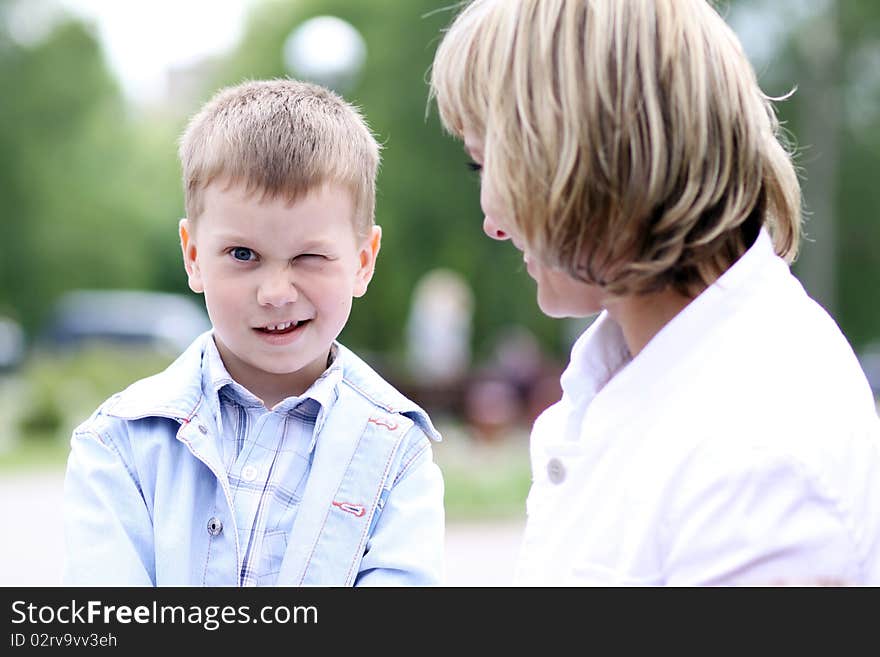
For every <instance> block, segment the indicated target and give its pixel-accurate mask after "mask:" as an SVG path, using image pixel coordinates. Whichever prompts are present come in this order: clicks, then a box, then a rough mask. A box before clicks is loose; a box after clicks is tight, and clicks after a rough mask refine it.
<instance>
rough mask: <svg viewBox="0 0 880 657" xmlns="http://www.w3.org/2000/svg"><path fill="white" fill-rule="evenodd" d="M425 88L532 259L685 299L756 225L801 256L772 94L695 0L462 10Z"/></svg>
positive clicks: (555, 1) (490, 0) (790, 177)
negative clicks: (478, 144) (476, 159)
mask: <svg viewBox="0 0 880 657" xmlns="http://www.w3.org/2000/svg"><path fill="white" fill-rule="evenodd" d="M431 89H432V96H433V97H435V98H436V99H437V103H438V107H439V110H440V116H441V118H442V121H443V123H444V125H445V127H446V128H447V129H448V130H449V131H450V132H452V133H454V134H456V135H458V136H459V137H461V136H463V132H464V131H465V130H468V131H472V132H473V133H474V134H476V135H478V136H479V137H481V138H482V140H483V176H484V180H485V182H486V183H487V184H491V185H492V187H493V188H494V190H495V191H496V195H497V196H498V197H499V198H500V199H501V201H502V202H503V203H504V204H505V208H504V209H505V211H506V212H507V215H508V216H509V217H510V218H511V220H512V221H513V223H514V227H515V230H516V231H517V232H518V233H519V234H520V235H521V236H522V237H523V239H524V240H525V242H526V243H527V244H528V247H529V249H531V250H532V251H534V252H535V254H536V255H537V256H538V257H539V258H540V259H541V260H542V261H543V262H545V263H546V264H548V265H550V266H554V267H558V268H560V269H562V270H564V271H566V272H568V273H569V274H570V275H572V276H574V277H575V278H578V279H580V280H583V281H586V282H589V283H593V284H596V285H600V286H602V287H603V288H604V289H605V290H606V291H607V292H609V293H610V294H615V295H628V294H640V293H646V292H651V291H656V290H659V289H662V288H664V287H666V286H669V285H671V286H673V287H674V288H676V289H678V290H679V291H681V292H682V293H684V294H687V295H689V296H693V295H694V294H696V293H698V292H699V290H701V289H702V288H703V287H705V286H706V285H707V284H709V283H710V282H711V281H712V280H714V278H715V277H717V276H718V275H719V274H720V273H722V272H723V271H724V270H726V269H727V268H728V267H729V266H730V265H731V264H732V263H733V262H734V261H735V260H736V259H737V258H738V257H739V256H740V255H741V254H742V253H743V252H744V251H745V250H746V249H747V248H748V246H750V245H751V243H752V242H753V241H754V239H755V237H756V236H757V233H758V231H759V230H760V227H761V226H762V225H766V226H767V227H768V228H769V230H770V232H771V235H772V236H773V239H774V243H775V248H776V252H777V253H778V254H779V255H781V256H783V257H785V258H786V259H787V260H789V261H791V260H792V259H793V258H794V256H795V254H796V252H797V247H798V241H799V237H800V221H801V209H800V186H799V184H798V179H797V175H796V173H795V170H794V167H793V165H792V162H791V158H790V154H789V153H788V152H787V150H786V149H785V148H784V147H783V146H782V144H781V143H780V140H779V137H778V134H779V125H778V121H777V119H776V115H775V113H774V110H773V107H772V105H771V103H770V100H771V99H770V98H768V97H767V96H765V95H764V94H763V93H762V92H761V90H760V88H759V86H758V83H757V80H756V78H755V74H754V71H753V69H752V67H751V65H750V64H749V62H748V59H747V58H746V56H745V54H744V52H743V50H742V47H741V45H740V43H739V41H738V39H737V38H736V36H735V35H734V33H733V31H732V30H731V29H730V28H729V27H728V26H727V25H726V23H725V22H724V20H723V19H722V18H721V17H720V16H719V15H718V13H717V12H716V11H715V10H714V9H713V8H712V7H711V6H710V5H709V4H708V3H707V2H706V0H475V1H474V2H472V3H471V4H469V5H468V6H467V7H466V8H465V9H464V10H463V11H462V12H461V13H460V14H459V15H458V16H457V18H456V19H455V21H454V22H453V24H452V25H451V27H450V28H449V30H448V31H447V32H446V34H445V36H444V38H443V40H442V42H441V44H440V46H439V48H438V50H437V53H436V55H435V58H434V64H433V68H432V72H431Z"/></svg>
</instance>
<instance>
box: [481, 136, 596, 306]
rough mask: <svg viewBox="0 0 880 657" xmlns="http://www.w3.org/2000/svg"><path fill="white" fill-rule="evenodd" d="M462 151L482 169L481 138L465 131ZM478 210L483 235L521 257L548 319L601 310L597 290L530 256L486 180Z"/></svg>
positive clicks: (482, 179) (483, 180)
mask: <svg viewBox="0 0 880 657" xmlns="http://www.w3.org/2000/svg"><path fill="white" fill-rule="evenodd" d="M464 148H465V151H467V153H468V154H469V155H470V157H471V158H472V159H473V161H474V163H475V164H477V165H479V166H482V164H483V161H484V159H485V153H484V149H483V138H482V137H481V136H480V135H478V134H476V133H475V132H473V131H471V130H468V129H465V130H464ZM480 207H481V208H482V210H483V216H484V218H483V232H484V233H486V235H487V236H488V237H490V238H492V239H494V240H501V241H504V240H510V241H511V242H512V243H513V246H514V247H516V248H517V249H518V250H519V251H521V252H522V254H523V261H524V262H525V264H526V270H527V271H528V272H529V275H530V276H531V277H532V278H533V279H534V280H535V283H537V285H538V291H537V296H538V307H539V308H540V309H541V312H543V313H544V314H545V315H547V316H549V317H557V318H561V317H587V316H589V315H595V314H596V313H598V312H600V311H601V310H602V307H603V306H602V303H601V299H602V294H601V290H600V288H598V287H596V286H595V285H589V284H587V283H584V282H583V281H579V280H577V279H575V278H572V277H571V276H569V275H568V274H567V273H565V272H563V271H561V270H559V269H555V268H553V267H549V266H545V265H543V264H542V263H541V262H540V261H539V260H538V259H537V258H535V257H533V256H532V255H531V254H530V253H529V249H528V247H527V245H526V244H525V241H524V240H523V239H522V237H521V236H520V235H518V234H517V231H516V228H515V226H514V225H513V222H512V221H511V219H510V217H507V216H506V214H505V212H504V210H503V208H504V207H505V204H504V203H502V202H501V199H500V198H499V196H498V194H497V192H496V190H495V188H494V187H493V186H492V184H491V183H490V182H489V179H488V178H484V177H483V176H482V175H481V176H480Z"/></svg>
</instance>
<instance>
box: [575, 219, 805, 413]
mask: <svg viewBox="0 0 880 657" xmlns="http://www.w3.org/2000/svg"><path fill="white" fill-rule="evenodd" d="M779 272H784V273H785V274H787V273H788V265H786V264H785V262H784V261H783V260H782V259H781V258H779V257H778V256H777V255H776V253H775V251H774V249H773V242H772V239H771V238H770V235H769V234H768V233H767V231H766V229H762V230H761V232H760V233H759V234H758V238H757V239H756V240H755V242H754V244H752V246H751V247H750V248H749V249H748V250H747V251H746V252H745V253H744V254H743V255H742V256H741V257H740V258H739V259H738V260H737V261H736V262H735V263H733V265H731V266H730V268H728V270H727V271H725V272H724V273H723V274H722V275H721V276H719V277H718V279H717V280H716V281H715V282H714V283H713V284H712V285H710V286H709V287H708V288H706V289H705V290H704V291H703V292H702V293H701V294H700V295H699V296H698V297H697V298H695V299H694V300H693V301H691V302H690V303H689V304H688V305H687V306H686V307H685V308H684V309H683V310H682V311H681V312H680V313H679V314H678V315H676V316H675V317H673V318H672V320H670V321H669V322H668V323H667V324H666V325H665V326H664V327H663V328H662V329H660V331H659V332H658V333H657V334H656V335H655V336H654V337H653V338H652V339H651V340H650V342H648V344H647V345H645V347H644V348H643V349H642V351H641V352H639V354H638V356H637V357H636V358H635V359H633V358H632V356H631V355H630V353H629V349H628V348H627V345H626V341H625V339H624V336H623V331H622V330H621V328H620V326H619V325H618V324H617V322H615V321H614V320H612V319H611V318H610V317H609V316H608V313H607V312H603V313H602V314H601V315H600V316H599V317H598V318H597V319H596V321H595V322H593V324H592V325H590V327H589V328H588V329H587V330H586V331H585V332H584V333H583V334H582V335H581V336H580V337H579V338H578V339H577V341H576V342H575V343H574V346H573V347H572V350H571V360H570V363H569V365H568V367H567V368H566V370H565V372H564V373H563V374H562V378H561V385H562V390H563V396H564V397H569V398H570V399H571V400H572V401H573V402H575V403H577V404H578V405H586V404H588V403H589V402H590V400H591V399H592V398H593V397H595V396H596V394H598V392H599V391H600V390H602V389H603V388H604V387H605V386H606V385H607V384H609V383H610V382H611V381H612V380H614V379H615V377H616V378H618V379H620V378H624V379H628V378H630V377H631V376H640V378H641V379H642V380H643V381H644V382H645V383H646V384H651V382H652V381H653V382H654V383H655V384H659V383H661V381H662V373H663V372H665V371H668V369H669V368H673V367H675V366H676V363H677V362H678V361H679V360H680V359H681V358H682V357H683V355H684V353H685V352H687V351H689V350H691V349H692V348H693V345H694V343H695V342H698V341H699V342H702V341H704V340H711V339H712V338H711V334H712V332H713V328H715V327H717V326H718V325H719V324H720V323H722V322H724V320H725V319H726V318H727V317H731V316H733V315H735V314H736V313H737V311H738V309H739V308H740V307H741V306H742V304H743V302H744V301H745V300H746V299H748V298H750V297H751V296H753V294H754V293H755V291H756V290H758V289H760V286H761V281H762V280H764V279H765V278H767V277H768V275H772V274H774V273H775V274H777V275H778V273H779ZM618 374H620V376H617V375H618ZM616 385H617V381H615V386H616Z"/></svg>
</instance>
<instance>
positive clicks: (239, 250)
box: [230, 246, 254, 262]
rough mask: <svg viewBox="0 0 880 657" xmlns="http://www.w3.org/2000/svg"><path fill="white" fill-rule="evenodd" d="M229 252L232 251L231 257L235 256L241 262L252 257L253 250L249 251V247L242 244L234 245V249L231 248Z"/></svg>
mask: <svg viewBox="0 0 880 657" xmlns="http://www.w3.org/2000/svg"><path fill="white" fill-rule="evenodd" d="M230 253H232V257H233V258H235V259H236V260H239V261H241V262H248V261H249V260H253V259H254V258H253V255H254V252H253V251H251V250H250V249H247V248H245V247H243V246H237V247H235V248H234V249H232V251H230Z"/></svg>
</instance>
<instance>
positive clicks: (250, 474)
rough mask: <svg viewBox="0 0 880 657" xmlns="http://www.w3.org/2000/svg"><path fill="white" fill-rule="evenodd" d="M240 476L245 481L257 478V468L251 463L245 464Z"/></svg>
mask: <svg viewBox="0 0 880 657" xmlns="http://www.w3.org/2000/svg"><path fill="white" fill-rule="evenodd" d="M241 478H242V479H244V480H245V481H253V480H254V479H256V478H257V469H256V468H255V467H254V466H252V465H246V466H244V467H243V468H242V469H241Z"/></svg>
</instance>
